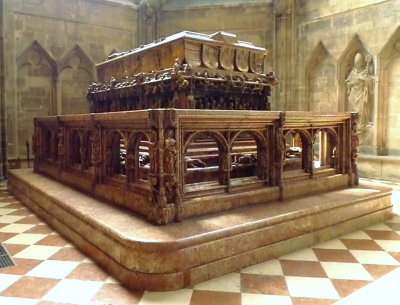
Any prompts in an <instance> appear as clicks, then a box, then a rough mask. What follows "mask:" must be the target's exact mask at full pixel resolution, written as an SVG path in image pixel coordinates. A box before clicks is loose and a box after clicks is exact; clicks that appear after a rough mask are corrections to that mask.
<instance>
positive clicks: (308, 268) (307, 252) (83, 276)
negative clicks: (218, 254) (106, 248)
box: [0, 182, 400, 305]
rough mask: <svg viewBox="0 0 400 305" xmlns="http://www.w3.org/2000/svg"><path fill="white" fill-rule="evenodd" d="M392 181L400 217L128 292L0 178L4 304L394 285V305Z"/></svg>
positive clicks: (318, 303) (397, 252) (257, 297)
mask: <svg viewBox="0 0 400 305" xmlns="http://www.w3.org/2000/svg"><path fill="white" fill-rule="evenodd" d="M376 183H380V182H376ZM393 186H394V187H395V189H396V191H395V193H394V196H393V199H394V200H393V201H394V202H393V203H394V204H395V209H394V210H395V213H397V215H395V217H393V218H392V219H389V220H387V221H386V222H384V223H380V224H377V225H373V226H370V227H367V228H364V229H363V230H359V231H356V232H353V233H351V234H347V235H345V236H341V237H340V238H336V239H333V240H330V241H327V242H324V243H320V244H317V245H315V246H313V247H310V248H306V249H302V250H299V251H297V252H294V253H291V254H288V255H285V256H282V257H280V258H278V259H272V260H269V261H266V262H263V263H260V264H258V265H254V266H250V267H248V268H245V269H242V270H240V272H233V273H230V274H227V275H224V276H221V277H219V278H215V279H212V280H210V281H207V282H203V283H200V284H198V285H195V286H194V287H191V288H190V289H182V290H179V291H172V292H146V291H128V290H126V289H125V288H124V287H122V286H121V285H120V284H119V283H118V282H117V281H116V280H115V279H114V278H112V277H110V276H109V275H108V274H107V273H105V272H104V271H103V270H102V269H100V268H99V267H98V266H97V265H96V264H94V263H93V262H92V261H91V260H90V259H88V258H86V257H85V256H84V255H83V254H82V253H81V252H79V250H77V249H76V248H75V247H74V246H73V245H71V244H70V243H69V242H68V241H67V240H65V239H64V238H63V237H62V236H60V235H58V233H56V232H54V231H53V230H52V229H51V228H50V227H49V226H47V225H46V224H45V223H44V222H43V221H42V220H41V219H40V218H38V217H37V216H35V215H34V214H33V213H31V212H30V211H29V210H28V209H27V208H25V207H24V206H23V205H22V204H21V203H19V201H18V200H16V199H15V198H14V197H13V196H11V195H10V194H9V193H8V192H7V189H6V187H5V185H4V184H3V185H1V184H0V242H1V243H3V245H4V246H5V247H6V248H7V250H8V252H9V253H10V254H11V256H12V257H13V259H14V261H15V263H16V265H15V266H12V267H7V268H1V269H0V304H7V305H13V304H18V305H24V304H29V305H51V304H53V305H54V304H76V305H78V304H79V305H111V304H112V305H125V304H126V305H128V304H129V305H134V304H139V305H150V304H153V305H204V304H206V305H221V304H229V305H258V304H263V305H269V304H270V305H308V304H310V305H330V304H337V305H340V304H352V305H354V304H358V301H357V300H363V301H362V304H377V303H371V302H376V300H375V299H374V296H375V295H376V294H379V293H382V289H383V290H384V289H386V290H388V289H389V290H388V292H384V293H385V295H390V293H392V294H394V297H393V296H391V297H390V300H392V301H393V302H397V303H390V304H394V305H396V304H397V305H399V304H400V294H399V293H397V290H398V289H396V288H395V287H394V286H393V287H392V286H390V285H393V283H399V282H400V268H399V267H400V211H399V207H400V202H399V199H398V198H400V197H399V196H398V194H399V192H398V190H400V187H399V186H398V185H392V187H393ZM377 290H379V292H377ZM396 296H397V300H396ZM369 301H370V302H369ZM368 302H369V303H368ZM360 304H361V303H360ZM382 304H383V303H382ZM385 304H386V303H385ZM388 304H389V303H388Z"/></svg>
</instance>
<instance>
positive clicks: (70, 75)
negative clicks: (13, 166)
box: [2, 0, 137, 160]
mask: <svg viewBox="0 0 400 305" xmlns="http://www.w3.org/2000/svg"><path fill="white" fill-rule="evenodd" d="M2 2H3V19H4V21H3V27H4V28H5V36H4V39H3V44H4V50H5V52H4V76H5V78H4V90H5V94H4V101H3V102H4V105H5V109H6V124H5V126H6V139H7V140H6V146H7V152H8V159H10V160H14V159H17V158H21V159H24V158H26V153H27V150H26V142H27V141H28V142H29V143H30V142H31V137H32V131H33V117H36V116H43V115H55V114H71V113H84V112H87V111H88V110H89V105H88V102H87V100H86V90H87V87H88V85H89V84H90V82H91V81H93V80H94V79H95V78H96V74H95V67H94V65H95V64H97V63H99V62H101V61H103V60H105V59H106V57H107V55H108V54H109V53H110V52H111V51H112V50H115V49H116V50H121V51H122V50H127V49H131V48H132V47H133V46H135V45H136V44H137V7H136V5H134V4H133V3H131V2H129V1H127V0H119V1H108V0H107V1H106V0H4V1H2Z"/></svg>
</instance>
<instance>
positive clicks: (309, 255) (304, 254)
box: [279, 248, 318, 262]
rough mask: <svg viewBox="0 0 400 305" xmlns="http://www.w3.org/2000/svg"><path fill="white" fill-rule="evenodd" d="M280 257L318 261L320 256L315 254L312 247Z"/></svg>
mask: <svg viewBox="0 0 400 305" xmlns="http://www.w3.org/2000/svg"><path fill="white" fill-rule="evenodd" d="M279 259H285V260H294V261H312V262H317V261H318V258H317V257H316V256H315V253H314V251H313V250H312V249H311V248H306V249H302V250H298V251H296V252H293V253H290V254H286V255H284V256H281V257H280V258H279Z"/></svg>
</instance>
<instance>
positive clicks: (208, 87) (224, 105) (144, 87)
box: [87, 31, 277, 112]
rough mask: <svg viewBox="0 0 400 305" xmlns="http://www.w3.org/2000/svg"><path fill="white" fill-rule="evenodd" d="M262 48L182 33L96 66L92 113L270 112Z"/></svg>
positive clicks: (269, 79)
mask: <svg viewBox="0 0 400 305" xmlns="http://www.w3.org/2000/svg"><path fill="white" fill-rule="evenodd" d="M265 55H266V49H264V48H260V47H256V46H254V45H253V44H251V43H249V42H243V41H239V40H237V38H236V36H235V35H234V34H230V33H224V32H217V33H215V34H212V35H206V34H200V33H194V32H187V31H185V32H181V33H178V34H175V35H172V36H169V37H167V38H162V39H160V40H158V41H155V42H153V43H151V44H148V45H145V46H141V47H139V48H137V49H134V50H131V51H128V52H123V53H114V54H111V55H110V56H109V59H108V60H107V61H105V62H103V63H100V64H98V65H97V72H98V78H99V82H98V83H93V84H92V85H91V86H90V88H89V90H88V95H87V96H88V99H89V100H90V101H91V103H92V112H109V111H125V110H139V109H149V108H180V109H225V110H227V109H229V110H270V102H269V100H268V98H269V95H270V87H271V86H274V85H276V84H277V80H276V78H275V75H274V73H272V72H269V73H265V68H264V62H265Z"/></svg>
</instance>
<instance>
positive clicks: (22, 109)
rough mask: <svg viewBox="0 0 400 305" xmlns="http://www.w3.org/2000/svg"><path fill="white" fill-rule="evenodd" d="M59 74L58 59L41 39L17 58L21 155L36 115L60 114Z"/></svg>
mask: <svg viewBox="0 0 400 305" xmlns="http://www.w3.org/2000/svg"><path fill="white" fill-rule="evenodd" d="M55 75H56V65H55V62H54V60H53V59H52V58H51V57H50V55H49V54H48V53H47V52H46V51H45V50H44V48H43V47H42V46H41V45H40V44H39V42H37V41H34V42H33V43H32V44H31V45H30V46H29V47H28V48H27V49H26V50H25V51H24V52H22V54H21V55H20V56H19V57H18V58H17V79H16V81H17V86H16V88H17V91H16V94H17V107H18V110H17V120H16V121H17V126H16V128H17V130H18V138H17V151H16V154H17V156H18V155H19V156H24V155H26V145H25V144H26V141H30V140H31V138H32V134H33V128H32V127H33V123H32V122H33V118H34V117H38V116H46V115H53V114H56V103H55ZM9 128H10V126H9Z"/></svg>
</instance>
